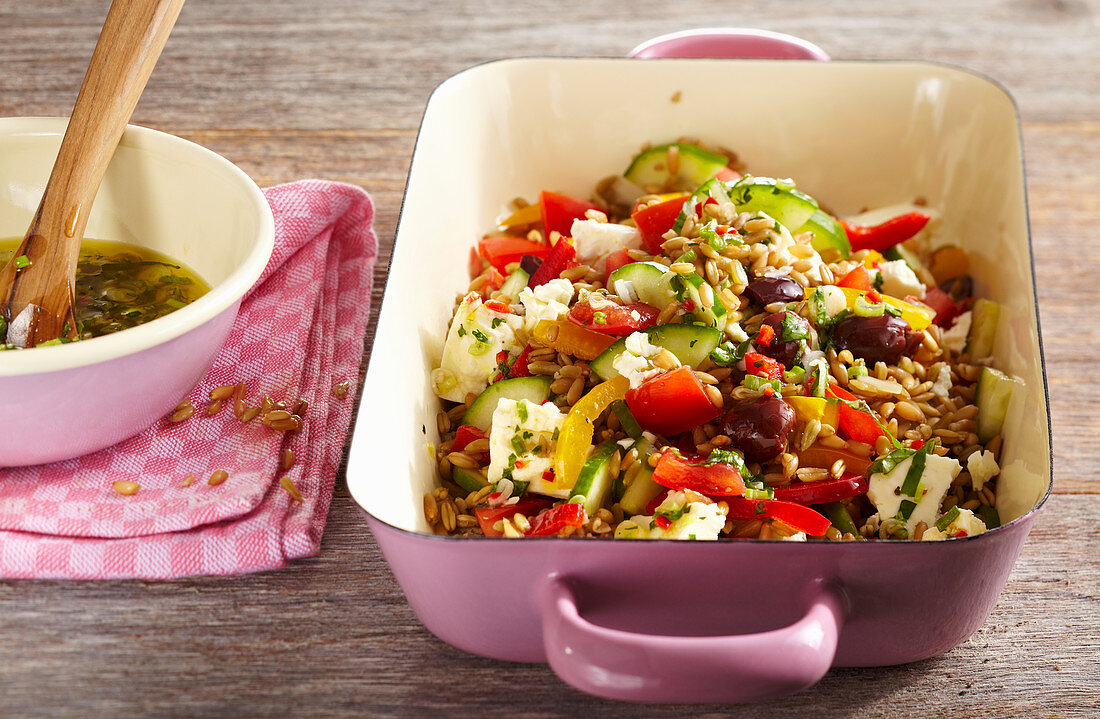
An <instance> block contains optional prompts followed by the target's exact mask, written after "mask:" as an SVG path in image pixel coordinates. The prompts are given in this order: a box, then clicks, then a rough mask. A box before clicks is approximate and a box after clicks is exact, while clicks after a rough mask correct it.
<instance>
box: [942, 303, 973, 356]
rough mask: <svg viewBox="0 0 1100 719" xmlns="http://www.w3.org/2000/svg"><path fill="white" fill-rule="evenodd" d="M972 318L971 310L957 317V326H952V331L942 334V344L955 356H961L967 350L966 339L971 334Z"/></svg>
mask: <svg viewBox="0 0 1100 719" xmlns="http://www.w3.org/2000/svg"><path fill="white" fill-rule="evenodd" d="M972 318H973V314H972V313H971V312H970V310H967V311H966V312H963V313H962V314H961V315H959V316H958V317H956V318H955V324H953V325H951V329H949V330H946V331H944V332H942V333H941V334H940V344H942V345H943V346H944V347H946V348H947V349H949V350H951V351H952V352H954V353H955V354H959V353H960V352H962V351H963V350H964V349H966V339H967V337H968V336H969V334H970V320H971V319H972Z"/></svg>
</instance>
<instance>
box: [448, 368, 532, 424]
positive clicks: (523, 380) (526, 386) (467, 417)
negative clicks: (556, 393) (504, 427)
mask: <svg viewBox="0 0 1100 719" xmlns="http://www.w3.org/2000/svg"><path fill="white" fill-rule="evenodd" d="M553 381H554V378H553V377H541V376H540V377H513V378H512V379H502V380H501V381H499V382H494V383H493V384H491V385H489V386H488V387H486V388H485V391H484V392H482V393H481V394H479V395H478V396H477V399H475V400H474V401H473V404H471V405H470V407H469V409H467V410H466V414H464V415H462V424H469V425H472V426H474V427H477V428H478V429H480V430H481V431H482V432H488V431H489V427H490V426H491V425H492V424H493V412H494V411H496V408H497V402H499V401H500V400H501V399H514V400H516V401H517V402H518V401H519V400H521V399H525V400H527V401H529V402H534V403H535V404H542V403H543V402H545V401H546V399H547V398H548V397H549V396H550V384H551V383H552V382H553Z"/></svg>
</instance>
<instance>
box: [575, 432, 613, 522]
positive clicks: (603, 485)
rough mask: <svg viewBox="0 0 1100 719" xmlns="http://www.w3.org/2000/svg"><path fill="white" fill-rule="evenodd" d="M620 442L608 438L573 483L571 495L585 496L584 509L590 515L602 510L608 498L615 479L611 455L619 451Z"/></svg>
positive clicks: (585, 464)
mask: <svg viewBox="0 0 1100 719" xmlns="http://www.w3.org/2000/svg"><path fill="white" fill-rule="evenodd" d="M618 449H619V445H618V443H616V442H614V441H612V440H610V439H609V440H607V441H606V442H604V443H603V444H601V445H600V446H599V447H597V448H596V450H595V451H594V452H593V453H592V455H591V456H590V457H589V458H588V460H587V461H586V462H585V463H584V466H582V467H581V473H580V475H578V476H577V483H576V484H574V485H573V490H572V491H571V492H570V493H569V497H570V498H571V499H572V498H574V497H583V498H584V511H585V512H587V513H588V516H590V517H591V516H592V515H594V514H595V513H596V512H598V511H600V507H602V506H603V503H604V500H605V499H607V493H608V492H609V491H610V490H611V485H612V483H613V482H614V481H615V478H614V477H612V476H611V472H610V471H609V467H610V464H611V463H610V461H609V460H610V459H611V455H612V454H614V453H615V452H616V451H618Z"/></svg>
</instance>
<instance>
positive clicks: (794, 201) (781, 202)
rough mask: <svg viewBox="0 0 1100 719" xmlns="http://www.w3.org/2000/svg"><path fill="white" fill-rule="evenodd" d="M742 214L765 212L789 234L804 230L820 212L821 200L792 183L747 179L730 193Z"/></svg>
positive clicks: (747, 177)
mask: <svg viewBox="0 0 1100 719" xmlns="http://www.w3.org/2000/svg"><path fill="white" fill-rule="evenodd" d="M729 197H730V199H731V200H733V204H735V205H737V210H738V212H764V213H766V214H767V215H768V217H770V218H772V219H773V220H775V221H776V222H778V223H780V224H781V225H783V226H784V227H786V228H787V229H788V230H790V229H792V228H797V227H802V226H803V225H805V224H806V222H807V221H809V219H810V218H811V217H813V215H814V213H815V212H817V210H818V207H817V200H815V199H814V198H812V197H810V196H809V195H807V194H805V193H804V192H799V191H798V190H796V189H795V187H794V183H792V182H791V181H790V180H776V179H774V178H771V177H753V176H752V175H745V176H744V177H742V178H741V179H740V180H738V181H737V182H736V183H734V185H733V187H731V188H730V190H729Z"/></svg>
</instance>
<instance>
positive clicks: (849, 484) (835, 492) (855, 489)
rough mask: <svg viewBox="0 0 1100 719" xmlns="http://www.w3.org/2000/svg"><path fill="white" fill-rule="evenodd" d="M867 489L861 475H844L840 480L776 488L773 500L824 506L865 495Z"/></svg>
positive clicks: (864, 479)
mask: <svg viewBox="0 0 1100 719" xmlns="http://www.w3.org/2000/svg"><path fill="white" fill-rule="evenodd" d="M867 487H868V484H867V480H866V478H864V477H863V476H862V475H859V474H845V475H844V476H842V477H841V478H840V479H828V480H825V481H822V482H798V483H796V484H792V485H790V486H789V487H776V488H775V498H776V499H782V500H784V501H787V502H797V503H798V504H825V503H826V502H836V501H839V500H842V499H851V498H852V497H858V496H859V495H861V494H866V493H867Z"/></svg>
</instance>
